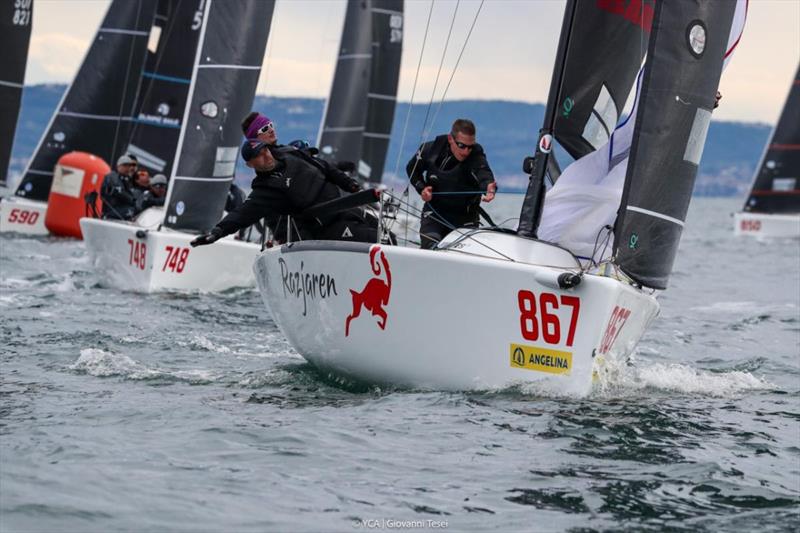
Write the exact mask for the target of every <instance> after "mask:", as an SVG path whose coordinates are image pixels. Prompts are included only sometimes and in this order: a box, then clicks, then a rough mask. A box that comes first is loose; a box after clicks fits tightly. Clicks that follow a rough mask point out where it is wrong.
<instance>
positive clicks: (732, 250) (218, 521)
mask: <svg viewBox="0 0 800 533" xmlns="http://www.w3.org/2000/svg"><path fill="white" fill-rule="evenodd" d="M520 201H521V197H520V196H511V195H508V196H501V197H499V198H498V200H497V201H496V202H495V203H494V204H492V206H491V207H492V209H491V212H492V214H493V215H494V216H495V219H503V218H505V216H514V213H516V212H517V210H518V207H519V203H520ZM739 206H740V201H739V200H734V199H706V198H697V199H696V200H695V201H694V202H693V204H692V208H691V211H690V215H689V218H688V220H687V225H686V230H685V233H684V237H683V240H682V243H681V250H680V253H679V256H678V260H677V263H676V265H675V272H674V274H673V276H672V279H671V286H670V288H669V289H668V290H667V291H666V292H664V293H663V294H662V295H661V297H660V302H661V314H660V316H659V317H658V318H657V319H656V321H655V323H654V325H653V326H652V328H651V329H650V330H649V331H648V332H647V333H646V335H645V337H644V338H643V340H642V341H641V343H640V345H639V347H638V350H637V353H636V355H635V357H634V359H633V361H632V363H631V364H630V365H629V366H625V367H623V368H622V369H621V371H620V372H619V373H618V374H616V375H614V376H613V377H606V378H605V380H604V381H603V382H601V383H600V384H598V386H597V390H596V391H595V392H594V393H593V394H592V395H591V396H590V397H588V398H583V399H576V398H568V397H567V398H565V397H543V396H541V395H540V394H539V393H535V392H532V391H528V390H525V389H524V388H513V389H507V390H490V391H481V392H437V391H418V390H398V389H385V388H383V389H382V388H377V387H374V386H370V385H368V384H353V383H347V384H342V383H339V382H337V380H336V379H334V378H332V377H330V376H326V375H322V374H320V373H318V372H317V371H315V369H314V368H313V367H312V366H310V365H309V364H307V363H306V362H305V361H304V360H303V359H302V358H301V357H300V356H299V355H298V354H297V353H295V352H294V351H293V350H292V348H291V347H290V346H289V344H288V343H287V341H286V340H285V339H284V338H283V336H282V335H281V334H280V332H279V330H278V328H277V327H276V326H275V324H274V323H273V321H272V319H271V318H270V316H269V314H268V312H267V311H266V309H265V307H264V305H263V303H262V302H261V299H260V296H259V294H258V292H257V291H256V290H255V289H239V290H233V291H230V292H227V293H224V294H157V295H141V294H135V293H129V292H121V291H119V290H116V289H115V288H113V287H103V286H100V285H99V284H98V282H97V279H96V275H95V273H94V272H93V271H92V267H91V265H90V263H89V260H88V258H87V256H86V253H85V249H84V247H83V245H82V243H80V242H77V241H73V240H63V239H54V238H45V239H33V238H23V237H9V236H2V237H0V346H1V347H2V348H0V350H2V351H1V353H2V355H1V356H0V396H1V398H2V403H0V530H1V531H3V532H6V531H8V532H11V531H80V532H93V531H166V530H171V531H192V532H197V531H356V530H385V529H411V530H424V531H427V530H445V529H447V530H451V531H503V532H505V531H601V530H615V531H618V530H635V531H649V530H653V531H661V530H670V531H710V532H711V531H713V532H718V531H791V530H797V528H798V526H799V525H800V242H798V241H764V242H759V241H756V240H752V239H745V238H734V237H733V234H732V220H731V218H730V213H731V212H733V211H735V210H737V209H738V208H739ZM465 290H469V288H468V287H465ZM476 312H485V313H490V312H491V310H476Z"/></svg>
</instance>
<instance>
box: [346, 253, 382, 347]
mask: <svg viewBox="0 0 800 533" xmlns="http://www.w3.org/2000/svg"><path fill="white" fill-rule="evenodd" d="M378 252H380V254H381V263H383V270H385V271H386V281H384V280H382V279H381V278H379V277H377V276H380V275H381V265H380V263H378V261H377V259H376V256H377V255H378ZM369 262H370V265H372V272H373V273H374V274H375V276H376V277H374V278H372V279H371V280H369V281H368V282H367V285H366V286H365V287H364V290H362V291H361V292H357V291H354V290H353V289H350V294H352V295H353V312H352V313H350V314H349V315H348V316H347V321H346V322H345V323H344V336H345V337H348V336H349V335H350V321H351V320H353V319H354V318H356V317H357V316H358V315H360V314H361V308H362V307H366V308H367V309H369V310H370V311H372V316H377V317H378V326H380V328H381V329H386V319H387V318H388V315H387V314H386V311H385V310H384V308H383V306H384V305H387V304H388V303H389V293H391V292H392V271H391V270H389V262H388V261H387V260H386V255H384V253H383V251H382V250H381V247H380V246H373V247H372V249H371V250H370V251H369Z"/></svg>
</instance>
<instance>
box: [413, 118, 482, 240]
mask: <svg viewBox="0 0 800 533" xmlns="http://www.w3.org/2000/svg"><path fill="white" fill-rule="evenodd" d="M406 172H407V173H408V177H409V179H410V180H411V185H413V186H414V188H415V189H416V190H417V192H418V193H419V195H420V197H421V198H422V201H423V202H425V206H424V207H423V208H422V221H421V222H420V228H419V233H420V240H421V241H422V242H421V247H422V248H433V247H434V246H436V244H437V243H438V242H439V241H441V240H442V239H443V238H444V237H445V236H446V235H447V234H448V233H450V232H451V231H452V230H453V229H454V228H457V227H462V226H477V225H478V214H479V208H480V200H481V199H482V200H483V201H484V202H491V201H492V200H493V199H494V195H495V192H496V191H497V183H496V182H495V180H494V174H492V169H490V168H489V163H488V162H487V161H486V154H485V153H484V151H483V147H481V145H480V144H478V143H476V142H475V124H473V123H472V121H471V120H467V119H458V120H456V121H455V122H453V127H452V128H451V129H450V133H449V134H447V135H440V136H438V137H436V139H434V140H433V141H429V142H426V143H423V144H422V145H421V146H420V147H419V150H417V153H416V154H415V155H414V157H412V158H411V160H410V161H409V162H408V165H406ZM484 191H485V192H484ZM470 192H472V193H474V194H469V193H470Z"/></svg>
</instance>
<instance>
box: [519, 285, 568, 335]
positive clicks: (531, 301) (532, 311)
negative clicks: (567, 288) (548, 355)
mask: <svg viewBox="0 0 800 533" xmlns="http://www.w3.org/2000/svg"><path fill="white" fill-rule="evenodd" d="M517 302H518V303H519V327H520V333H522V337H523V338H524V339H526V340H529V341H538V340H539V338H540V337H541V338H542V340H543V341H544V342H546V343H547V344H561V342H562V330H563V329H564V328H562V327H561V317H560V316H559V314H558V313H557V312H556V311H557V310H558V309H559V307H561V308H564V307H569V308H570V317H569V326H568V328H567V332H566V338H564V339H563V340H564V341H565V343H566V345H567V346H572V343H573V342H574V341H575V328H576V327H577V325H578V315H579V313H580V310H581V300H580V298H578V297H577V296H567V295H565V294H562V295H561V296H560V297H559V296H556V295H555V294H551V293H549V292H543V293H541V294H539V297H538V298H537V297H536V295H535V294H534V293H533V292H531V291H519V292H518V293H517Z"/></svg>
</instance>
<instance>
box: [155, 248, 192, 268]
mask: <svg viewBox="0 0 800 533" xmlns="http://www.w3.org/2000/svg"><path fill="white" fill-rule="evenodd" d="M164 250H165V251H166V252H167V258H166V259H165V260H164V266H163V267H161V272H166V271H167V270H169V271H170V272H176V273H178V274H180V273H181V272H183V269H184V268H186V260H187V259H189V248H181V247H180V246H167V247H166V248H165V249H164Z"/></svg>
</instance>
